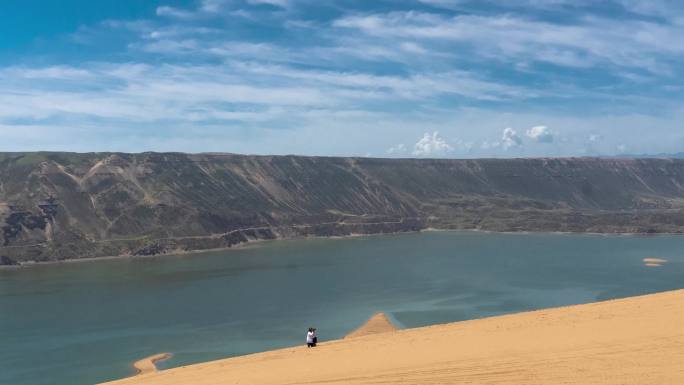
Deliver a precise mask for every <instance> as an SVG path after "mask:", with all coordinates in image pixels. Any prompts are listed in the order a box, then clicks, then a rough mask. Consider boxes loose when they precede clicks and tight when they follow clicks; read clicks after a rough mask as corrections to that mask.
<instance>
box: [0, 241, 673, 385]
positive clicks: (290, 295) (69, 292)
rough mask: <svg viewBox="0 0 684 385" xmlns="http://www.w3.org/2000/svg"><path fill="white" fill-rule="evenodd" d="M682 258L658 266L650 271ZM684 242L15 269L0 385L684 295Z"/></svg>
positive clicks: (488, 245) (423, 246) (410, 247)
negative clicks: (145, 360)
mask: <svg viewBox="0 0 684 385" xmlns="http://www.w3.org/2000/svg"><path fill="white" fill-rule="evenodd" d="M646 257H656V258H664V259H667V260H669V262H668V263H666V264H665V265H663V266H662V267H657V268H648V267H644V266H643V263H642V261H641V260H642V258H646ZM683 273H684V237H678V236H655V237H639V236H598V235H558V234H489V233H459V232H428V233H420V234H405V235H388V236H379V237H364V238H350V239H314V240H295V241H276V242H267V243H261V244H258V245H255V246H253V247H249V248H244V249H237V250H230V251H224V252H213V253H207V254H199V255H191V256H183V257H161V258H148V259H134V260H132V259H128V260H126V259H121V260H108V261H97V262H84V263H74V264H62V265H50V266H34V267H31V268H25V269H18V270H2V271H0V384H13V385H24V384H32V385H35V384H49V385H78V384H92V383H96V382H101V381H105V380H111V379H116V378H121V377H124V376H127V375H129V374H131V368H130V363H131V362H132V361H133V360H135V359H138V358H141V357H144V356H148V355H151V354H155V353H159V352H172V353H173V354H174V356H173V358H172V359H171V360H169V361H167V362H166V363H164V366H165V367H172V366H178V365H183V364H189V363H194V362H200V361H206V360H210V359H217V358H222V357H227V356H234V355H240V354H245V353H250V352H256V351H263V350H268V349H273V348H277V347H285V346H291V345H297V344H301V343H303V341H304V336H305V332H306V329H307V328H308V327H309V326H316V327H317V328H318V331H319V335H320V337H321V340H325V339H333V338H339V337H341V336H343V335H344V334H346V333H347V332H349V331H350V330H352V329H354V328H356V327H357V326H359V325H360V324H361V323H363V322H364V321H365V320H366V319H367V318H368V317H369V316H370V315H372V313H374V312H375V311H386V312H388V313H389V314H390V315H391V316H392V317H393V318H394V320H396V321H397V322H398V323H400V324H401V325H403V326H405V327H414V326H421V325H428V324H433V323H440V322H449V321H458V320H465V319H472V318H479V317H485V316H491V315H497V314H504V313H510V312H518V311H523V310H531V309H538V308H544V307H551V306H559V305H567V304H575V303H583V302H590V301H595V300H602V299H608V298H616V297H625V296H631V295H636V294H644V293H651V292H657V291H664V290H669V289H676V288H682V287H684V274H683Z"/></svg>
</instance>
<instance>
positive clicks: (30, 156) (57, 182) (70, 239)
mask: <svg viewBox="0 0 684 385" xmlns="http://www.w3.org/2000/svg"><path fill="white" fill-rule="evenodd" d="M0 227H1V229H2V230H1V232H0V264H12V263H17V262H24V261H47V260H60V259H69V258H82V257H98V256H109V255H149V254H158V253H169V252H182V251H190V250H202V249H209V248H222V247H230V246H231V245H235V244H238V243H241V242H245V241H248V240H254V239H273V238H283V237H299V236H328V235H349V234H373V233H388V232H400V231H416V230H420V229H424V228H429V227H433V228H443V229H485V230H495V231H522V230H529V231H575V232H580V231H592V232H611V233H613V232H641V233H653V232H682V231H683V230H684V160H677V159H596V158H576V159H498V160H497V159H479V160H431V159H428V160H417V159H393V160H390V159H368V158H324V157H299V156H243V155H230V154H180V153H143V154H123V153H88V154H74V153H4V154H0Z"/></svg>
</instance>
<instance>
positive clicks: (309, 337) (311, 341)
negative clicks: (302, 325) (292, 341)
mask: <svg viewBox="0 0 684 385" xmlns="http://www.w3.org/2000/svg"><path fill="white" fill-rule="evenodd" d="M314 346H316V329H314V328H309V331H308V332H307V333H306V347H307V348H312V347H314Z"/></svg>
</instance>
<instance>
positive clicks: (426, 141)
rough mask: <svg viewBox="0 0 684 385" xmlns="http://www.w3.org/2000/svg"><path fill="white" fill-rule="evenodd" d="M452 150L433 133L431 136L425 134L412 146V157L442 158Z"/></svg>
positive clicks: (436, 133) (437, 134) (437, 133)
mask: <svg viewBox="0 0 684 385" xmlns="http://www.w3.org/2000/svg"><path fill="white" fill-rule="evenodd" d="M452 150H453V147H451V145H449V144H448V143H447V142H446V141H445V140H444V139H443V138H442V137H441V136H439V132H437V131H435V132H433V133H432V134H430V133H428V132H426V133H425V134H424V135H423V137H422V138H421V139H420V140H418V142H416V144H414V145H413V155H416V156H440V155H441V156H443V155H445V154H447V153H449V152H451V151H452Z"/></svg>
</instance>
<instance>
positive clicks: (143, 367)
mask: <svg viewBox="0 0 684 385" xmlns="http://www.w3.org/2000/svg"><path fill="white" fill-rule="evenodd" d="M169 358H171V353H159V354H155V355H152V356H149V357H145V358H143V359H142V360H138V361H135V362H134V363H133V368H134V369H135V373H136V374H135V375H136V376H140V375H143V374H148V373H154V372H157V371H158V370H159V369H157V365H156V363H157V362H159V361H164V360H168V359H169Z"/></svg>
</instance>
